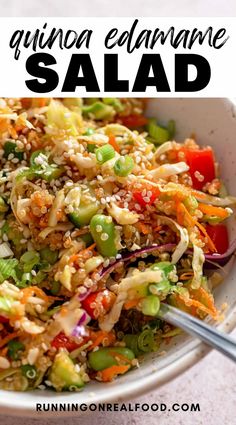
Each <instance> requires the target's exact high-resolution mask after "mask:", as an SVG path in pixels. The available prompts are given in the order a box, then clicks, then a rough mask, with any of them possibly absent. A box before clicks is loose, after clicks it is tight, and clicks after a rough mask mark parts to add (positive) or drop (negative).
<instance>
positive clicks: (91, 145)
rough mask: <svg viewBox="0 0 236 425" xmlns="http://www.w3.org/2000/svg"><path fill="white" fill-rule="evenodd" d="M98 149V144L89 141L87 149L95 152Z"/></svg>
mask: <svg viewBox="0 0 236 425" xmlns="http://www.w3.org/2000/svg"><path fill="white" fill-rule="evenodd" d="M96 149H97V146H96V145H95V144H94V143H88V144H87V150H88V152H90V153H94V152H95V151H96Z"/></svg>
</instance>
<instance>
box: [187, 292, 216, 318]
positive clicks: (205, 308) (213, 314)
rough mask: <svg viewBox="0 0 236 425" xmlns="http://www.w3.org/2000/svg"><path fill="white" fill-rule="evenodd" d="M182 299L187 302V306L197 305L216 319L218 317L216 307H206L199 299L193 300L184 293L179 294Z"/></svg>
mask: <svg viewBox="0 0 236 425" xmlns="http://www.w3.org/2000/svg"><path fill="white" fill-rule="evenodd" d="M179 297H180V299H181V300H182V301H183V302H184V303H185V305H186V306H187V307H196V308H198V309H199V310H202V311H203V312H204V313H206V314H209V315H210V316H212V317H213V318H214V319H217V311H216V309H215V308H214V309H213V310H212V309H210V308H208V307H206V306H205V305H204V304H202V303H201V302H200V301H198V300H193V299H192V298H186V297H184V296H183V295H181V294H179Z"/></svg>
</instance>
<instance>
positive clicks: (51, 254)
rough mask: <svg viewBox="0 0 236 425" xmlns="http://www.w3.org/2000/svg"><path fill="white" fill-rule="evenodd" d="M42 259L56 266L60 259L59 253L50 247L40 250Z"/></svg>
mask: <svg viewBox="0 0 236 425" xmlns="http://www.w3.org/2000/svg"><path fill="white" fill-rule="evenodd" d="M40 258H41V260H42V261H46V262H47V263H49V264H55V263H56V262H57V259H58V251H52V250H51V249H50V248H49V247H48V246H46V247H45V248H42V249H41V250H40Z"/></svg>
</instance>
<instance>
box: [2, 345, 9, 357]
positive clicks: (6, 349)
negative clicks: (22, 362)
mask: <svg viewBox="0 0 236 425" xmlns="http://www.w3.org/2000/svg"><path fill="white" fill-rule="evenodd" d="M7 352H8V347H5V348H3V349H2V350H1V351H0V355H1V356H2V357H6V356H7Z"/></svg>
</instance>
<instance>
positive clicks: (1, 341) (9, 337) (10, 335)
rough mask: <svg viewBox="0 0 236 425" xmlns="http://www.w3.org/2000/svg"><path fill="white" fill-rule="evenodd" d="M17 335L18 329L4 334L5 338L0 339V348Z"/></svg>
mask: <svg viewBox="0 0 236 425" xmlns="http://www.w3.org/2000/svg"><path fill="white" fill-rule="evenodd" d="M18 336H19V331H16V332H12V333H11V334H9V335H7V336H5V338H3V339H1V340H0V348H2V347H4V346H5V345H6V344H7V343H8V342H9V341H11V340H12V339H14V338H17V337H18Z"/></svg>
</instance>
